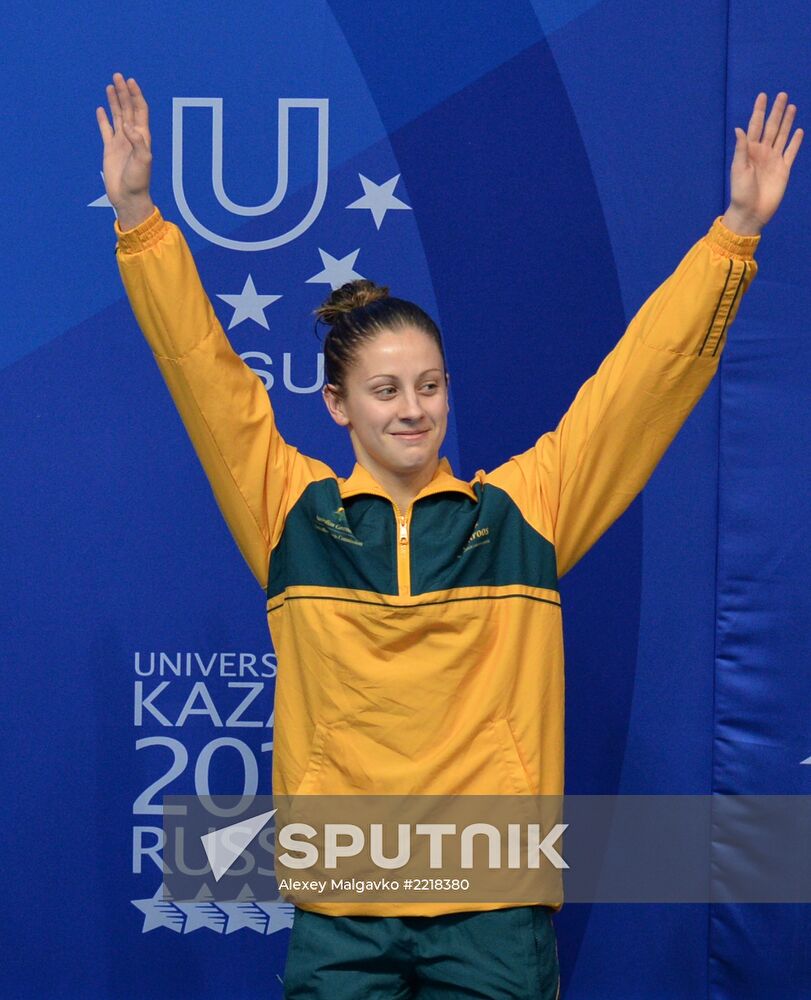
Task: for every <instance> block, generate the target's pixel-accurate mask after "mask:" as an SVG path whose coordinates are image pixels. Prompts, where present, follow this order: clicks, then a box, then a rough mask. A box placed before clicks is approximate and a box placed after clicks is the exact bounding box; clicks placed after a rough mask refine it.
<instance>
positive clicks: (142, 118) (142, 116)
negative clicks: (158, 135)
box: [127, 76, 149, 128]
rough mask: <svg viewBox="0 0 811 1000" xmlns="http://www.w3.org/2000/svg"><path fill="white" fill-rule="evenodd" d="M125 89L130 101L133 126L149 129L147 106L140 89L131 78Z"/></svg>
mask: <svg viewBox="0 0 811 1000" xmlns="http://www.w3.org/2000/svg"><path fill="white" fill-rule="evenodd" d="M127 89H128V91H129V95H130V98H131V100H132V109H133V113H134V117H135V124H136V125H137V126H138V127H139V128H149V106H148V105H147V103H146V100H145V98H144V95H143V94H142V93H141V88H140V87H139V86H138V83H137V82H136V80H135V78H134V77H132V76H131V77H130V78H129V80H127Z"/></svg>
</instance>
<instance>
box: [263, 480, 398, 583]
mask: <svg viewBox="0 0 811 1000" xmlns="http://www.w3.org/2000/svg"><path fill="white" fill-rule="evenodd" d="M395 556H396V550H395V517H394V511H393V508H392V506H391V504H390V503H389V502H388V501H387V500H384V499H383V498H381V497H375V496H359V497H353V498H352V499H350V500H347V501H346V508H345V507H344V501H343V500H342V499H341V495H340V493H339V492H338V483H337V481H336V480H335V479H332V478H330V479H322V480H320V481H319V482H316V483H311V484H310V485H309V486H308V487H307V488H306V489H305V490H304V492H303V493H302V495H301V496H300V497H299V499H298V501H297V502H296V504H295V505H294V506H293V508H292V509H291V511H290V513H289V514H288V515H287V519H286V521H285V525H284V531H283V532H282V536H281V538H280V539H279V543H278V545H277V546H276V548H275V549H273V551H272V552H271V554H270V572H269V574H268V588H267V596H268V599H270V598H272V597H275V596H276V595H277V594H280V593H282V591H284V590H285V589H286V588H287V587H301V586H311V587H337V588H341V589H348V590H371V591H373V592H375V593H378V594H396V593H397V565H396V561H395Z"/></svg>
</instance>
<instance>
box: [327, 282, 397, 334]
mask: <svg viewBox="0 0 811 1000" xmlns="http://www.w3.org/2000/svg"><path fill="white" fill-rule="evenodd" d="M388 297H389V290H388V288H387V287H386V286H385V285H376V284H375V283H374V282H373V281H369V280H367V279H366V278H358V279H357V280H356V281H347V283H346V284H345V285H341V287H340V288H336V289H335V291H334V292H333V293H332V294H331V295H330V296H329V298H328V299H326V300H325V301H324V302H323V303H322V304H321V305H320V306H319V307H318V308H317V309H315V310H314V312H315V315H316V316H317V317H318V319H319V320H320V321H321V322H322V323H326V325H327V326H335V324H336V323H338V322H339V321H340V319H341V317H342V316H345V315H346V314H347V313H351V312H352V310H353V309H359V308H361V307H362V306H368V305H369V304H370V303H372V302H378V301H379V300H380V299H386V298H388Z"/></svg>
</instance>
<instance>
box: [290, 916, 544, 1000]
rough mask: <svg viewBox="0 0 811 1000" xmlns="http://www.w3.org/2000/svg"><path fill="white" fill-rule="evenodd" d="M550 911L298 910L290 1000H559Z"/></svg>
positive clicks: (294, 925)
mask: <svg viewBox="0 0 811 1000" xmlns="http://www.w3.org/2000/svg"><path fill="white" fill-rule="evenodd" d="M559 981H560V975H559V969H558V956H557V944H556V941H555V930H554V927H553V925H552V910H550V909H549V908H548V907H546V906H514V907H510V908H509V909H505V910H482V911H477V912H473V913H447V914H443V915H442V916H439V917H328V916H324V915H323V914H320V913H311V912H310V911H308V910H300V909H297V910H296V913H295V918H294V920H293V931H292V934H291V937H290V948H289V950H288V953H287V967H286V969H285V977H284V995H285V997H286V998H287V1000H305V998H306V1000H405V998H407V997H408V998H417V1000H440V998H443V1000H444V998H448V997H480V998H482V1000H494V998H498V1000H556V998H557V996H558V991H559Z"/></svg>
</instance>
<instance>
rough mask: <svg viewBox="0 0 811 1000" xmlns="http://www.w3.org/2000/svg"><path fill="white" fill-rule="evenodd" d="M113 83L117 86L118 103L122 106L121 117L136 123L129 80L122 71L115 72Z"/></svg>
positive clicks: (128, 121)
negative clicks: (128, 84)
mask: <svg viewBox="0 0 811 1000" xmlns="http://www.w3.org/2000/svg"><path fill="white" fill-rule="evenodd" d="M113 84H114V86H115V93H116V97H117V98H118V103H119V105H120V107H121V117H122V119H123V120H124V121H126V122H127V123H128V124H130V125H131V124H133V123H134V119H135V113H134V111H133V108H132V97H131V96H130V90H129V87H128V86H127V81H126V80H125V79H124V77H123V76H122V75H121V73H113Z"/></svg>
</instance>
